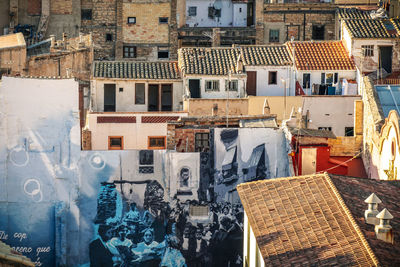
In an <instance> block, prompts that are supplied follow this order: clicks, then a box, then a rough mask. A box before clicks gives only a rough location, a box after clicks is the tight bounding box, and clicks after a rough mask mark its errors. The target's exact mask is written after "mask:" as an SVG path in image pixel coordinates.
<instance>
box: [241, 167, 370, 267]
mask: <svg viewBox="0 0 400 267" xmlns="http://www.w3.org/2000/svg"><path fill="white" fill-rule="evenodd" d="M237 190H238V193H239V196H240V199H241V201H242V204H243V207H244V209H245V211H246V214H247V216H248V218H249V223H250V225H251V227H252V229H253V231H254V234H255V236H256V240H257V243H258V246H259V248H260V251H261V255H262V256H263V258H264V261H265V264H266V266H333V265H334V266H354V265H358V266H375V265H377V264H378V261H377V258H376V256H375V254H374V253H373V252H372V250H371V248H370V246H369V245H368V243H367V241H366V239H365V237H364V236H363V235H362V232H361V230H360V228H359V226H358V225H357V223H356V221H355V220H354V218H353V216H352V215H351V213H350V211H349V209H348V208H347V206H346V205H345V204H344V202H343V199H342V198H341V196H340V194H339V192H338V191H337V189H336V187H335V186H334V184H333V182H332V180H331V179H330V177H329V176H328V174H319V175H309V176H300V177H289V178H278V179H269V180H262V181H256V182H251V183H245V184H240V185H239V186H238V187H237ZM363 211H364V209H363Z"/></svg>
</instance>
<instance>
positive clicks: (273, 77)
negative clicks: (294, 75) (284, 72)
mask: <svg viewBox="0 0 400 267" xmlns="http://www.w3.org/2000/svg"><path fill="white" fill-rule="evenodd" d="M276 77H277V72H276V71H269V72H268V84H276V82H277V81H276Z"/></svg>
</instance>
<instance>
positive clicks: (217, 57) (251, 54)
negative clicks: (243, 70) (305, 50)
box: [178, 45, 291, 75]
mask: <svg viewBox="0 0 400 267" xmlns="http://www.w3.org/2000/svg"><path fill="white" fill-rule="evenodd" d="M178 53H179V66H180V68H181V69H184V70H185V73H186V74H204V75H227V74H228V71H229V70H230V71H231V73H237V72H236V64H237V60H238V57H239V55H241V59H242V61H243V65H244V66H249V65H250V66H259V65H262V66H267V65H272V66H280V65H289V64H291V61H290V57H289V54H288V52H287V50H286V48H285V46H283V45H275V46H266V45H265V46H242V47H227V48H224V47H203V48H181V49H179V52H178Z"/></svg>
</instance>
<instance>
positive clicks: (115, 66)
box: [93, 61, 180, 80]
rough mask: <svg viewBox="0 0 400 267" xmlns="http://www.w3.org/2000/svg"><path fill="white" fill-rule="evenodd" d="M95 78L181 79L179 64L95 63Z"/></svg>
mask: <svg viewBox="0 0 400 267" xmlns="http://www.w3.org/2000/svg"><path fill="white" fill-rule="evenodd" d="M93 77H101V78H121V79H155V80H164V79H165V80H173V79H180V75H179V70H178V62H131V61H95V62H94V69H93Z"/></svg>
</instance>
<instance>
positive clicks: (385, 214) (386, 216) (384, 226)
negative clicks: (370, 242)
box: [375, 209, 394, 244]
mask: <svg viewBox="0 0 400 267" xmlns="http://www.w3.org/2000/svg"><path fill="white" fill-rule="evenodd" d="M376 218H378V219H380V223H379V224H378V225H375V234H376V238H378V239H380V240H383V241H385V242H388V243H391V244H393V242H394V236H393V229H392V226H390V224H389V220H391V219H393V215H392V214H390V212H389V211H388V210H387V209H383V210H382V211H381V212H380V213H379V214H378V215H376Z"/></svg>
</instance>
